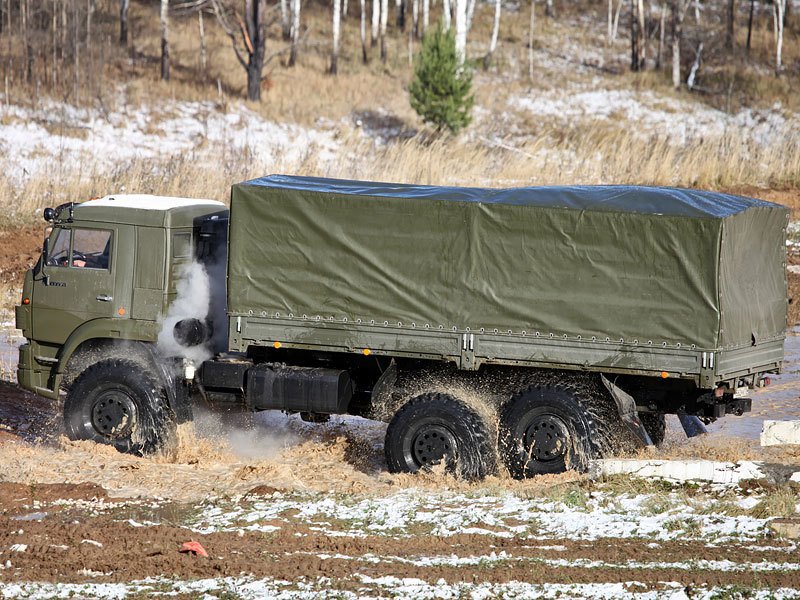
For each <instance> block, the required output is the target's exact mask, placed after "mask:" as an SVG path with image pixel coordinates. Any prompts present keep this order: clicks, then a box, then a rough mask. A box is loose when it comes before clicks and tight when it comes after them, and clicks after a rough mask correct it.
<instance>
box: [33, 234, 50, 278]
mask: <svg viewBox="0 0 800 600" xmlns="http://www.w3.org/2000/svg"><path fill="white" fill-rule="evenodd" d="M49 250H50V238H49V237H46V238H44V242H42V255H41V256H40V257H39V262H37V263H36V270H35V271H34V273H36V274H37V275H42V283H44V285H49V284H50V282H49V278H48V276H47V273H45V272H44V267H45V265H47V254H48V252H49Z"/></svg>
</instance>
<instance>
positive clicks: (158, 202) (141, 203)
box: [80, 194, 225, 210]
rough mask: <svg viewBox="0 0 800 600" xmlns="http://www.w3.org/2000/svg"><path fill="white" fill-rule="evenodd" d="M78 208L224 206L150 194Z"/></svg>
mask: <svg viewBox="0 0 800 600" xmlns="http://www.w3.org/2000/svg"><path fill="white" fill-rule="evenodd" d="M80 206H87V207H88V206H97V207H101V206H105V207H116V208H138V209H140V210H170V209H173V208H184V207H188V206H219V207H220V208H225V205H224V204H223V203H222V202H218V201H217V200H205V199H202V198H173V197H170V196H152V195H150V194H113V195H111V196H106V197H105V198H100V199H98V200H89V201H88V202H82V203H81V204H80Z"/></svg>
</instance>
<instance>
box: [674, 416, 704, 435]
mask: <svg viewBox="0 0 800 600" xmlns="http://www.w3.org/2000/svg"><path fill="white" fill-rule="evenodd" d="M677 414H678V420H679V421H680V422H681V427H683V430H684V431H685V432H686V437H690V438H691V437H696V436H698V435H703V434H704V433H708V429H706V426H705V425H703V422H702V421H701V420H700V419H698V418H697V417H695V416H694V415H687V414H686V413H685V412H683V411H682V410H679V411H678V413H677Z"/></svg>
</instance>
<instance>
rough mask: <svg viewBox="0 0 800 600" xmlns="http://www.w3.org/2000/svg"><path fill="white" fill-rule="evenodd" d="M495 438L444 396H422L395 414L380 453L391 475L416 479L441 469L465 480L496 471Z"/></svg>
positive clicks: (476, 418)
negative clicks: (422, 473)
mask: <svg viewBox="0 0 800 600" xmlns="http://www.w3.org/2000/svg"><path fill="white" fill-rule="evenodd" d="M492 439H493V436H492V435H491V434H490V431H489V427H488V426H487V424H486V422H485V421H484V419H483V418H482V417H481V416H480V415H479V414H478V413H477V412H475V411H474V410H473V409H471V408H470V407H468V406H467V405H466V404H464V403H463V402H461V401H460V400H458V399H456V398H454V397H453V396H450V395H448V394H439V393H428V394H422V395H420V396H417V397H416V398H413V399H412V400H410V401H409V402H407V403H406V404H405V405H404V406H403V407H402V408H400V410H398V411H397V413H396V414H395V416H394V418H393V419H392V420H391V422H390V423H389V427H388V429H387V430H386V442H385V444H384V450H385V453H386V463H387V465H388V466H389V470H390V471H391V472H392V473H402V472H406V473H416V472H417V471H420V470H429V469H431V468H433V467H435V466H436V465H440V464H443V465H444V467H445V469H446V470H447V471H448V472H450V473H453V474H455V475H457V476H459V477H462V478H464V479H482V478H483V477H485V476H486V475H489V474H490V473H493V472H494V471H495V470H496V466H497V461H496V458H495V457H496V451H495V447H494V443H493V442H492Z"/></svg>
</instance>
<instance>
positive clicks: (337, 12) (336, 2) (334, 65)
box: [330, 0, 342, 75]
mask: <svg viewBox="0 0 800 600" xmlns="http://www.w3.org/2000/svg"><path fill="white" fill-rule="evenodd" d="M341 21H342V0H333V47H332V50H331V68H330V74H331V75H336V73H338V71H339V30H340V27H341Z"/></svg>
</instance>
